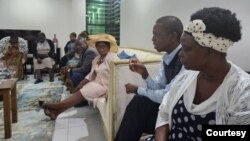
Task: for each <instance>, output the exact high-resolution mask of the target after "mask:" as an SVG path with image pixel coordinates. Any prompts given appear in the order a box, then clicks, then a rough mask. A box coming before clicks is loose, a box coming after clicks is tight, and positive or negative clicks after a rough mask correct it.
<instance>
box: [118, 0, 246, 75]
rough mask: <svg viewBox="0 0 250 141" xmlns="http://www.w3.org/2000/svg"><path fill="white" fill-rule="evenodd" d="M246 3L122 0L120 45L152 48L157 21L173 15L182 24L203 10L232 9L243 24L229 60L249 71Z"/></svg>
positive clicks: (204, 0) (228, 0) (201, 0)
mask: <svg viewBox="0 0 250 141" xmlns="http://www.w3.org/2000/svg"><path fill="white" fill-rule="evenodd" d="M249 5H250V1H249V0H240V1H236V0H121V45H123V46H138V47H141V48H147V49H153V46H152V41H151V38H152V28H153V25H154V22H155V20H156V19H157V18H159V17H160V16H164V15H175V16H177V17H179V18H180V19H181V20H182V22H183V23H184V24H186V23H187V22H188V20H189V18H190V15H191V14H192V13H194V12H195V11H197V10H198V9H201V8H203V7H211V6H219V7H223V8H227V9H230V10H232V11H233V12H235V13H236V14H237V17H238V18H239V19H240V20H241V23H242V27H243V28H242V35H243V36H242V40H241V41H240V42H239V43H236V44H235V45H234V47H232V48H231V49H230V51H229V54H228V59H229V60H231V61H233V62H234V63H235V64H237V65H239V66H240V67H242V68H243V69H244V70H247V71H250V64H249V63H248V61H249V60H250V55H249V53H250V42H249V38H250V28H249V23H250V18H249V13H250V7H249Z"/></svg>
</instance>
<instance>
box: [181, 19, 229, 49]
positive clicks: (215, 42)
mask: <svg viewBox="0 0 250 141" xmlns="http://www.w3.org/2000/svg"><path fill="white" fill-rule="evenodd" d="M205 30H206V25H205V24H204V23H203V21H202V20H193V21H191V22H190V23H189V24H188V25H187V26H186V28H185V29H184V31H186V32H188V33H191V34H192V36H193V37H194V39H195V41H196V42H198V44H199V45H201V46H204V47H210V48H212V49H215V50H217V51H219V52H223V53H226V52H227V50H228V48H229V47H230V46H232V45H233V42H232V41H231V40H229V39H227V38H224V37H216V36H214V35H213V34H212V33H203V31H205Z"/></svg>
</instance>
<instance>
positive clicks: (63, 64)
mask: <svg viewBox="0 0 250 141" xmlns="http://www.w3.org/2000/svg"><path fill="white" fill-rule="evenodd" d="M67 62H68V58H67V55H64V56H63V57H62V58H61V60H60V64H59V70H61V68H62V67H64V66H66V65H67Z"/></svg>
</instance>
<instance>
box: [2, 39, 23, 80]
mask: <svg viewBox="0 0 250 141" xmlns="http://www.w3.org/2000/svg"><path fill="white" fill-rule="evenodd" d="M4 59H5V61H6V67H7V68H8V69H9V70H10V71H11V72H10V73H11V75H12V74H13V75H14V76H13V77H14V78H18V80H21V79H22V78H23V65H22V59H23V53H22V52H20V51H19V49H18V43H12V46H10V47H9V48H8V51H7V52H6V53H5V56H4Z"/></svg>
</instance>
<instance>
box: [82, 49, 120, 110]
mask: <svg viewBox="0 0 250 141" xmlns="http://www.w3.org/2000/svg"><path fill="white" fill-rule="evenodd" d="M115 57H116V54H114V53H111V52H109V53H108V54H107V56H106V57H105V59H104V61H103V63H101V64H100V65H98V64H97V61H98V59H99V58H100V56H97V57H96V58H95V59H94V60H93V61H92V68H91V71H90V73H89V74H88V75H87V76H86V77H85V79H88V80H89V82H88V83H87V84H86V85H84V86H83V87H82V88H81V89H80V92H81V94H82V96H83V97H84V98H85V99H87V100H88V101H89V102H91V103H92V102H93V104H94V107H95V105H96V102H97V99H98V98H99V97H103V96H105V95H106V93H107V90H108V82H109V80H108V78H109V71H110V68H109V64H110V62H111V61H112V60H113V59H114V58H115Z"/></svg>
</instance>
